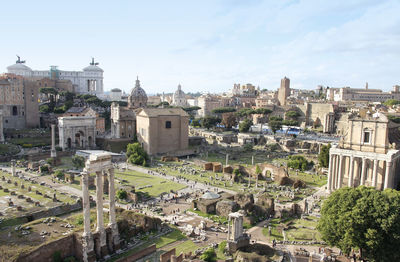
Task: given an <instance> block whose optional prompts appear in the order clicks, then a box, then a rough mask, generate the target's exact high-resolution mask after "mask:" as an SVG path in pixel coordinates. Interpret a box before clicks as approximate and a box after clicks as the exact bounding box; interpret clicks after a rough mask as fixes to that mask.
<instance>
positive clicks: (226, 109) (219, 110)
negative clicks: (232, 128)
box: [211, 107, 236, 114]
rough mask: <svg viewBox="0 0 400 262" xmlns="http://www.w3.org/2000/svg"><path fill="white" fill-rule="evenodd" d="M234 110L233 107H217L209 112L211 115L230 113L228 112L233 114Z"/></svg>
mask: <svg viewBox="0 0 400 262" xmlns="http://www.w3.org/2000/svg"><path fill="white" fill-rule="evenodd" d="M235 111H236V109H235V108H233V107H218V108H215V109H213V110H212V111H211V112H212V113H213V114H223V113H230V112H235Z"/></svg>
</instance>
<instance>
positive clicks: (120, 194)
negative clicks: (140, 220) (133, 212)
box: [117, 189, 128, 200]
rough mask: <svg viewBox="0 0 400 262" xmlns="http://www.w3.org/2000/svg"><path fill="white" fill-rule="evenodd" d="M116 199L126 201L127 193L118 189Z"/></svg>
mask: <svg viewBox="0 0 400 262" xmlns="http://www.w3.org/2000/svg"><path fill="white" fill-rule="evenodd" d="M117 197H118V199H120V200H124V199H126V198H127V197H128V193H127V192H126V191H125V190H123V189H120V190H118V191H117Z"/></svg>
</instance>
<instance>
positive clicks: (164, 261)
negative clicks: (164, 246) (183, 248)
mask: <svg viewBox="0 0 400 262" xmlns="http://www.w3.org/2000/svg"><path fill="white" fill-rule="evenodd" d="M175 254H176V249H175V248H173V249H171V250H170V251H167V252H165V253H164V254H162V255H160V262H171V256H175Z"/></svg>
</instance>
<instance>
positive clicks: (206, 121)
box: [200, 116, 221, 129]
mask: <svg viewBox="0 0 400 262" xmlns="http://www.w3.org/2000/svg"><path fill="white" fill-rule="evenodd" d="M219 122H221V119H220V118H218V117H214V116H206V117H204V118H203V119H202V120H201V122H200V124H201V126H202V127H204V128H207V129H210V128H211V127H214V126H215V125H216V124H217V123H219Z"/></svg>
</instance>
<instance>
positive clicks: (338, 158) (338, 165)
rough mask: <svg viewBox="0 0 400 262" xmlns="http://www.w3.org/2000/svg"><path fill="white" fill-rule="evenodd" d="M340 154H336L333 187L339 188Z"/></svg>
mask: <svg viewBox="0 0 400 262" xmlns="http://www.w3.org/2000/svg"><path fill="white" fill-rule="evenodd" d="M339 173H340V156H339V155H336V177H335V188H336V189H339V177H340V174H339Z"/></svg>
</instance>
